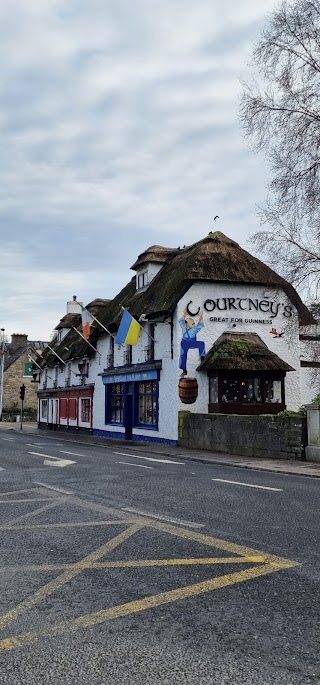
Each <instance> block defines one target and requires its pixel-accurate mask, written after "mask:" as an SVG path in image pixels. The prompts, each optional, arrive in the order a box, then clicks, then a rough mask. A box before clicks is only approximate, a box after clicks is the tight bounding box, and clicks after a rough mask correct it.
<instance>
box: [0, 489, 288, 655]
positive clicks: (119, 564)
mask: <svg viewBox="0 0 320 685" xmlns="http://www.w3.org/2000/svg"><path fill="white" fill-rule="evenodd" d="M35 491H36V490H33V492H35ZM21 492H26V491H21ZM40 492H41V489H40ZM4 494H5V493H4ZM7 494H9V493H7ZM10 494H11V493H10ZM12 494H14V495H18V494H19V493H18V492H17V491H15V492H14V493H12ZM40 497H41V494H40V495H39V499H38V500H29V501H39V502H41V501H43V498H42V499H40ZM65 501H66V498H64V497H59V499H56V500H53V501H51V502H50V504H49V505H46V506H42V507H40V508H39V509H36V510H35V511H33V512H28V513H27V514H24V515H22V516H19V517H17V518H16V519H13V520H12V521H10V522H9V524H8V523H7V524H6V525H3V526H0V532H1V530H12V531H14V530H23V529H24V528H28V529H30V528H32V529H33V528H34V529H37V528H50V527H60V528H68V527H82V526H110V525H114V526H119V525H122V526H123V525H125V526H126V528H125V529H124V530H122V531H121V532H120V533H119V534H118V535H116V536H115V537H113V538H112V539H111V540H108V541H107V542H105V543H104V544H103V545H101V546H100V547H98V548H97V549H96V550H94V551H93V552H91V553H90V554H88V555H86V556H85V557H84V558H83V559H81V560H80V561H77V562H75V563H66V564H39V565H36V564H27V565H20V566H7V567H2V568H1V569H0V571H1V572H8V571H9V572H10V571H20V572H22V571H23V572H26V571H31V572H37V571H39V572H40V571H41V572H45V571H48V572H49V571H59V572H60V574H59V575H58V576H57V577H56V578H55V579H53V580H51V581H50V582H49V583H46V584H45V585H43V586H42V587H41V588H39V589H38V590H36V591H35V592H34V593H32V594H31V595H29V596H28V597H26V598H25V599H24V600H23V601H22V602H20V603H19V604H18V605H17V606H15V607H14V608H12V609H11V610H10V611H8V612H7V613H6V614H4V615H3V616H1V617H0V628H1V629H2V628H4V627H5V626H7V625H9V624H10V623H12V622H13V621H14V620H15V619H17V618H18V617H19V616H21V615H22V614H24V613H25V612H27V611H28V610H29V609H31V608H32V607H33V606H35V605H37V604H39V603H40V602H41V601H42V600H44V599H45V598H47V597H48V596H50V595H52V594H53V593H54V592H56V591H57V590H59V589H60V588H61V587H63V586H64V585H65V584H66V583H68V582H69V581H70V580H72V579H73V578H75V577H76V576H78V575H79V574H80V573H82V572H83V571H85V570H87V569H90V570H93V569H108V568H113V569H116V568H122V569H125V568H145V567H148V568H153V567H160V568H162V567H164V568H165V567H170V566H203V565H208V566H211V565H214V566H216V565H218V564H219V565H222V566H223V565H226V564H229V565H230V564H248V563H250V564H258V565H255V566H251V567H250V568H246V569H243V570H241V571H235V572H233V573H227V574H224V575H220V576H218V577H214V578H210V579H209V580H205V581H202V582H198V583H194V584H191V585H186V586H183V587H178V588H176V589H173V590H169V591H167V592H160V593H158V594H155V595H150V596H147V597H143V598H141V599H137V600H133V601H130V602H126V603H124V604H119V605H116V606H114V607H110V608H108V609H101V610H100V611H95V612H93V613H90V614H86V615H83V616H78V617H77V618H74V619H70V620H66V621H62V622H60V623H57V624H55V625H51V626H49V627H48V628H47V629H45V630H42V631H41V633H37V632H35V631H34V632H33V631H32V632H28V633H23V634H21V635H17V636H12V637H7V638H4V639H2V640H0V651H5V650H12V649H16V648H18V647H22V646H23V645H28V644H31V643H34V642H36V641H37V640H39V639H42V638H44V637H47V638H49V637H54V636H58V635H63V634H65V633H69V632H73V631H75V630H79V629H84V628H92V627H93V626H96V625H98V624H101V623H104V622H106V621H108V620H113V619H116V618H121V617H123V616H128V615H130V614H135V613H139V612H142V611H146V610H147V609H152V608H155V607H158V606H161V605H163V604H169V603H172V602H176V601H178V600H182V599H186V598H189V597H196V596H198V595H200V594H203V593H205V592H211V591H213V590H217V589H219V588H225V587H229V586H231V585H235V584H236V583H242V582H245V581H248V580H252V579H254V578H258V577H261V576H264V575H268V574H269V573H274V572H275V571H280V570H283V569H289V568H292V567H294V566H297V564H296V562H293V561H289V560H288V559H283V558H281V557H276V556H274V555H271V554H262V553H261V551H258V550H255V549H251V548H249V547H243V546H241V545H237V544H234V543H232V542H227V541H225V540H220V539H219V538H214V537H211V536H208V535H204V534H202V533H197V532H194V531H190V530H187V529H183V528H178V527H176V526H173V525H169V524H165V523H161V522H159V521H155V520H153V519H148V518H144V517H141V516H128V517H126V518H124V515H123V512H118V511H117V510H115V509H110V508H108V507H104V506H103V505H98V504H94V503H89V502H85V501H82V500H80V499H78V498H75V497H74V498H72V500H70V499H68V502H72V504H76V505H79V506H81V507H83V508H84V509H89V510H91V511H99V512H103V513H104V514H110V515H111V516H113V517H115V518H113V519H112V520H106V521H104V520H101V521H89V522H88V521H84V522H77V523H54V524H51V523H47V524H34V525H30V524H29V523H28V524H27V525H23V521H24V519H27V520H28V519H29V518H30V517H32V516H36V515H37V514H39V513H42V512H44V511H48V510H49V509H52V508H53V507H58V506H59V505H60V504H63V503H64V502H65ZM9 503H10V501H9V500H8V504H9ZM116 517H118V518H116ZM17 523H19V524H20V523H21V525H15V524H17ZM144 528H147V529H152V530H157V531H161V532H163V533H165V534H167V535H170V536H175V537H178V538H182V539H187V540H189V541H193V542H197V543H200V544H202V545H205V546H206V547H209V548H215V549H218V550H221V551H224V552H228V553H229V554H230V556H227V557H226V556H224V557H218V556H217V557H212V556H208V557H197V558H173V559H138V560H130V559H129V560H120V561H99V560H100V559H101V558H102V557H104V556H105V555H106V554H108V552H111V551H112V550H114V549H116V548H117V547H119V546H120V545H121V544H122V543H124V542H125V541H126V540H128V539H129V538H131V537H132V536H134V535H135V534H136V533H137V532H138V531H140V530H142V529H144Z"/></svg>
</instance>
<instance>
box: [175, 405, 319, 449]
mask: <svg viewBox="0 0 320 685" xmlns="http://www.w3.org/2000/svg"><path fill="white" fill-rule="evenodd" d="M178 444H179V445H180V446H181V447H189V448H191V449H200V450H201V449H202V450H207V451H212V452H222V453H223V452H224V453H227V454H237V455H240V456H244V457H264V458H266V459H298V460H303V459H305V446H306V444H307V419H306V417H305V416H301V417H300V416H297V417H295V416H285V417H281V416H271V415H262V416H239V415H228V416H227V415H226V414H193V413H191V412H187V411H181V412H179V440H178Z"/></svg>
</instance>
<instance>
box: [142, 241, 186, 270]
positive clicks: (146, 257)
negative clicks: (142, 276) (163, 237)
mask: <svg viewBox="0 0 320 685" xmlns="http://www.w3.org/2000/svg"><path fill="white" fill-rule="evenodd" d="M179 249H180V248H174V247H162V245H151V247H148V248H147V249H146V250H145V251H144V252H141V254H139V256H138V259H137V260H136V261H135V263H134V264H132V266H131V269H133V271H135V270H136V269H137V268H138V267H139V266H142V265H143V264H147V263H148V262H158V264H165V262H168V261H169V259H172V257H174V256H175V255H176V254H177V252H178V250H179Z"/></svg>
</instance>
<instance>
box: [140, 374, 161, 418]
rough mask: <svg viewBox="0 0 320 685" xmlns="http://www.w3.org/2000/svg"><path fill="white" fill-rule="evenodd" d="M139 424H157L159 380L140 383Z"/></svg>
mask: <svg viewBox="0 0 320 685" xmlns="http://www.w3.org/2000/svg"><path fill="white" fill-rule="evenodd" d="M138 424H139V425H140V424H143V425H147V426H156V425H157V382H156V381H143V382H142V383H139V384H138Z"/></svg>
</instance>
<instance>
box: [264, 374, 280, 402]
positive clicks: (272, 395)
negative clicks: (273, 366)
mask: <svg viewBox="0 0 320 685" xmlns="http://www.w3.org/2000/svg"><path fill="white" fill-rule="evenodd" d="M265 398H266V402H274V403H279V402H281V381H271V380H268V381H265Z"/></svg>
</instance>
